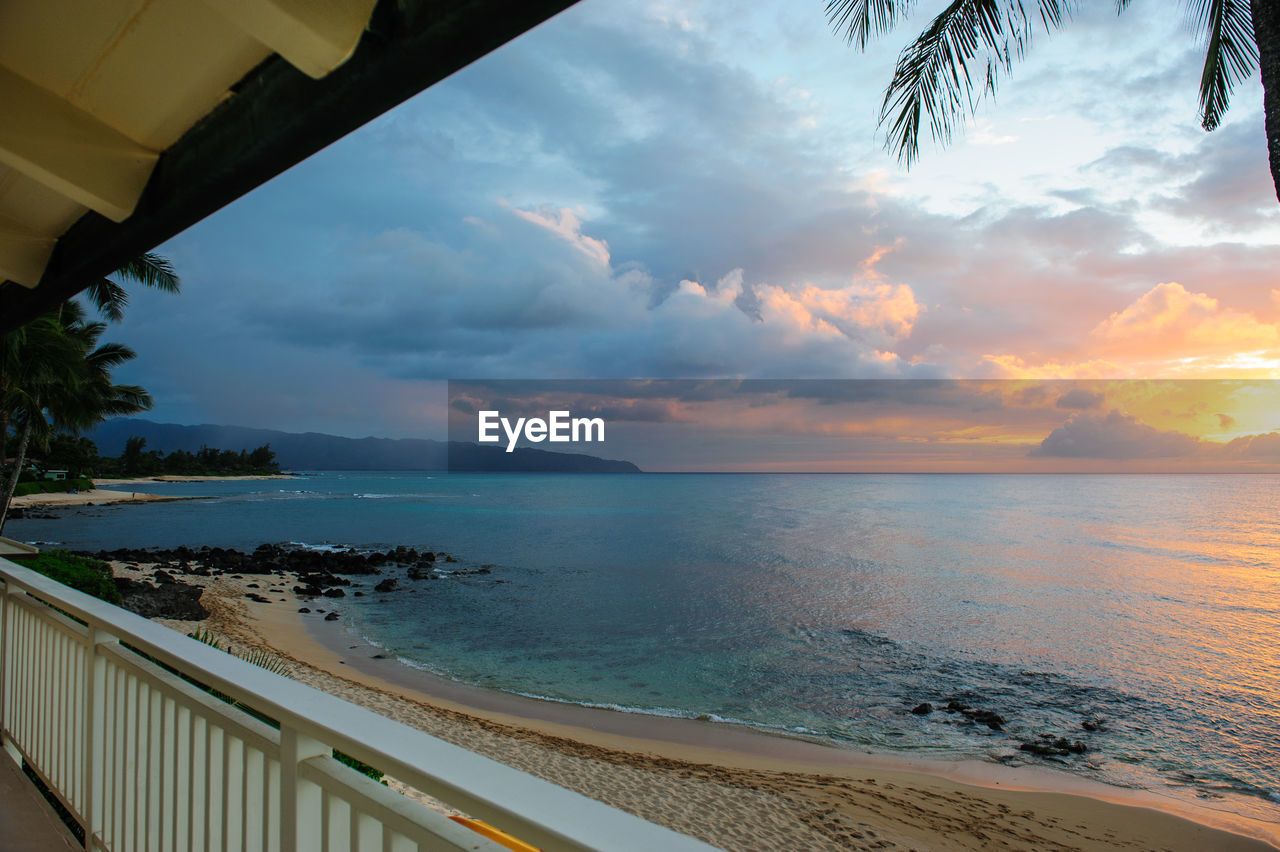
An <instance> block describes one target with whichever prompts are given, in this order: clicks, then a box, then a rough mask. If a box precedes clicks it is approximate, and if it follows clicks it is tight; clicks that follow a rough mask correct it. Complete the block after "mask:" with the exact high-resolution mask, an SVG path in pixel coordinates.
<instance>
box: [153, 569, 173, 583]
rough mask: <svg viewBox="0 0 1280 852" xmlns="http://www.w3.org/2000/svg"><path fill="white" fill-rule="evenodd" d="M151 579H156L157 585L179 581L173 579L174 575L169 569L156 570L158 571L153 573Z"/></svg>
mask: <svg viewBox="0 0 1280 852" xmlns="http://www.w3.org/2000/svg"><path fill="white" fill-rule="evenodd" d="M151 579H152V580H154V581H155V582H156V584H157V585H159V584H161V583H174V582H177V581H176V580H174V579H173V575H172V574H170V573H169V572H168V571H156V573H154V574H152V575H151Z"/></svg>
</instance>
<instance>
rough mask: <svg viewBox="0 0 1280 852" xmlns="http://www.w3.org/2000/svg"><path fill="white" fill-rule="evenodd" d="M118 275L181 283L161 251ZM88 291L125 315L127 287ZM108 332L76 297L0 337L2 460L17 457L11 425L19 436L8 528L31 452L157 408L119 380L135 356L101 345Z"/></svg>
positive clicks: (98, 303) (162, 285)
mask: <svg viewBox="0 0 1280 852" xmlns="http://www.w3.org/2000/svg"><path fill="white" fill-rule="evenodd" d="M116 277H118V278H122V279H125V280H129V281H134V282H136V283H139V284H142V285H144V286H147V287H154V288H156V289H159V290H162V291H165V292H177V291H178V289H179V287H180V286H181V282H180V281H179V279H178V276H177V275H176V274H175V273H174V271H173V268H172V266H171V265H170V264H169V262H168V261H167V260H165V259H164V258H162V257H159V256H158V255H154V254H145V255H142V256H141V257H139V258H136V259H134V260H133V261H130V262H129V263H128V264H126V265H125V266H124V267H123V268H121V269H120V270H118V271H117V273H116ZM86 294H87V296H88V298H89V301H90V302H91V303H92V304H93V305H94V307H95V308H96V309H97V310H98V311H99V312H101V313H102V315H103V316H104V317H106V318H107V319H119V318H120V317H121V316H122V315H123V311H124V306H125V304H126V302H127V301H128V296H127V294H126V293H125V291H124V289H123V288H122V287H121V286H120V285H119V284H118V283H116V282H115V281H112V280H110V279H106V278H104V279H101V280H100V281H97V282H93V283H92V284H91V285H90V286H89V288H88V289H87V290H86ZM105 330H106V324H105V323H102V322H98V321H93V320H90V319H89V318H88V317H87V316H86V315H85V311H84V308H83V307H81V305H80V303H79V302H76V301H69V302H64V303H63V304H62V305H61V306H60V307H59V308H58V310H57V311H55V312H53V313H50V314H46V315H44V316H41V317H37V318H36V319H34V320H32V321H31V322H29V323H27V324H26V325H24V326H22V327H20V328H18V329H15V330H13V331H8V332H4V333H3V334H0V460H7V459H8V458H9V454H8V449H9V430H10V428H11V427H12V428H13V429H14V430H15V432H16V440H17V448H16V455H15V457H14V460H13V464H12V467H11V468H10V469H9V470H8V472H7V473H8V475H7V476H6V477H5V481H4V484H3V485H2V486H0V488H2V489H3V490H0V532H3V531H4V522H5V518H6V517H7V515H8V510H9V502H10V500H11V499H12V497H13V494H14V491H15V490H16V488H17V485H18V481H19V479H20V478H21V476H22V471H23V465H24V462H25V460H26V455H27V452H28V451H29V450H30V449H32V448H35V449H38V450H47V449H48V447H49V445H50V442H51V440H52V438H53V436H54V435H56V434H58V433H59V432H69V433H72V434H76V433H79V432H80V431H82V430H84V429H87V428H89V427H91V426H93V425H94V424H96V423H99V422H101V421H102V420H104V419H106V418H108V417H115V416H120V415H126V414H136V413H137V412H140V411H145V410H147V409H148V408H150V407H151V397H150V395H149V394H147V392H146V391H145V390H144V389H143V388H141V387H138V386H137V385H125V384H115V383H114V382H113V381H112V379H111V374H112V371H114V370H115V368H116V367H118V366H120V365H121V364H123V363H125V362H126V361H129V360H130V359H132V358H133V357H135V356H134V352H133V350H131V349H129V348H128V347H127V346H123V345H121V344H119V343H100V342H99V340H100V338H101V337H102V334H103V332H104V331H105Z"/></svg>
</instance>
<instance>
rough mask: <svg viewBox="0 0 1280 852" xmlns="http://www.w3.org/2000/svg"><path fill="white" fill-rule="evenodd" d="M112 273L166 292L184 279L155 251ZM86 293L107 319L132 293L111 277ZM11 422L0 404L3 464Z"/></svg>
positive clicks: (3, 376)
mask: <svg viewBox="0 0 1280 852" xmlns="http://www.w3.org/2000/svg"><path fill="white" fill-rule="evenodd" d="M112 274H113V275H114V276H115V277H117V278H121V279H123V280H125V281H131V282H133V283H136V284H141V285H143V286H144V287H153V288H155V289H157V290H160V291H161V292H163V293H177V292H179V291H180V290H181V289H182V279H180V278H179V277H178V273H177V272H176V271H175V270H174V268H173V264H172V263H170V262H169V260H168V259H167V258H165V257H162V256H160V255H158V254H154V253H152V252H147V253H145V254H141V255H138V256H137V257H135V258H133V259H132V260H130V261H129V262H128V263H126V264H125V265H124V266H122V267H120V268H119V269H117V270H116V271H115V272H114V273H112ZM84 293H85V295H86V296H87V297H88V299H89V301H90V302H91V303H92V304H93V306H94V307H95V308H97V310H98V313H100V314H101V315H102V316H103V317H105V318H106V319H107V320H109V321H111V322H119V321H120V320H122V319H124V308H125V306H126V305H127V304H128V303H129V294H128V293H127V292H126V291H125V289H124V288H123V287H121V286H120V285H119V284H117V283H116V282H115V281H112V280H111V279H110V278H101V279H99V280H97V281H95V282H94V283H92V284H90V285H89V286H88V287H86V288H85V290H84ZM67 304H69V303H64V304H63V306H61V307H59V309H58V314H57V315H56V316H61V314H62V311H63V310H66V305H67ZM6 337H8V339H10V341H11V343H10V345H12V341H14V340H17V339H18V338H17V337H12V336H8V335H7V336H6ZM6 363H11V362H5V361H3V360H0V396H3V394H4V393H5V392H6V389H7V388H8V387H9V384H10V379H9V371H8V370H7V369H6V368H5V364H6ZM9 423H10V407H9V406H7V405H3V406H0V468H3V462H4V459H5V458H7V455H6V451H7V449H8V441H9Z"/></svg>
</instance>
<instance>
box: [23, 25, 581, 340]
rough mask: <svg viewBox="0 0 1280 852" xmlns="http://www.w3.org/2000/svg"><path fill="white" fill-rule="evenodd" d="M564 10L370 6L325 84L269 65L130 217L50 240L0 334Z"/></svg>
mask: <svg viewBox="0 0 1280 852" xmlns="http://www.w3.org/2000/svg"><path fill="white" fill-rule="evenodd" d="M263 2H266V3H270V0H263ZM574 2H575V0H521V2H518V3H510V2H507V0H450V2H439V0H380V2H379V3H378V6H377V8H376V9H375V10H374V13H373V16H372V18H371V19H370V22H369V26H368V29H367V31H366V32H365V34H364V36H363V37H362V38H361V40H360V43H359V44H358V45H357V47H356V50H355V53H354V54H352V56H351V58H350V59H349V60H348V61H347V62H346V63H344V64H342V65H341V66H339V67H338V68H337V69H336V70H334V71H333V72H332V73H330V74H328V75H327V76H325V77H322V78H321V79H312V78H311V77H309V76H307V75H306V74H304V73H302V72H301V71H299V70H298V69H297V68H295V67H293V66H292V65H290V64H289V62H288V61H286V59H285V58H282V57H281V56H279V55H273V56H272V57H271V58H270V59H268V60H267V61H266V62H265V63H263V65H262V66H260V67H259V68H258V69H256V70H255V71H254V72H252V73H250V74H249V75H248V76H247V77H246V78H245V79H244V80H243V81H242V82H241V83H240V84H239V85H238V86H237V87H236V94H235V95H234V96H233V97H231V98H229V99H228V100H226V101H225V102H224V103H223V104H222V105H221V106H219V107H218V108H216V109H215V110H214V111H213V112H211V113H210V114H209V115H207V116H206V117H205V118H204V119H202V120H201V121H199V122H198V123H197V124H196V125H195V126H194V127H192V128H191V130H189V131H187V133H186V134H184V135H183V136H182V138H181V139H179V140H178V141H177V142H176V143H175V144H174V145H173V146H172V147H170V148H169V149H168V150H166V151H165V152H164V153H163V154H162V155H161V156H160V159H159V161H158V162H157V163H156V165H155V168H154V170H153V171H152V173H151V177H150V180H149V181H148V182H147V184H146V188H145V190H144V191H143V193H142V197H141V198H140V199H139V200H138V203H137V206H136V207H135V208H134V211H133V213H132V215H130V216H129V217H128V218H126V219H125V220H124V221H122V222H119V223H117V222H112V221H110V220H109V219H108V218H106V217H104V216H103V215H101V214H100V213H97V212H90V213H87V214H85V215H84V216H83V217H81V218H80V219H79V221H77V222H76V223H75V224H74V225H72V226H71V228H70V229H69V230H67V231H66V233H64V234H63V236H62V237H61V239H59V240H58V243H57V245H56V247H55V248H54V249H53V253H52V256H51V257H50V259H49V263H48V266H47V267H46V268H45V272H44V275H43V277H42V278H41V280H40V284H39V286H37V287H36V288H34V289H27V288H24V287H20V286H19V285H17V284H15V283H13V282H12V281H8V282H6V283H5V284H3V285H0V329H4V330H7V329H11V328H15V327H17V326H19V325H21V324H22V323H24V322H27V321H28V320H30V319H32V318H34V317H36V316H38V315H40V314H41V313H44V312H46V311H48V310H51V309H53V308H54V307H56V306H57V305H58V304H59V303H60V302H62V301H64V300H66V299H68V298H71V297H72V296H74V295H75V294H76V293H79V292H80V291H81V290H83V289H84V288H85V287H87V286H88V285H89V284H90V283H92V282H93V281H95V280H97V279H99V278H101V277H103V276H104V275H108V274H110V273H111V272H112V271H114V270H116V269H119V268H120V267H121V266H123V265H124V264H125V262H126V261H128V260H129V259H131V258H133V257H135V256H137V255H139V254H141V253H143V252H145V251H149V250H150V249H152V248H154V247H155V246H157V245H159V244H160V243H162V242H164V241H165V240H167V239H169V238H170V237H173V236H175V235H176V234H178V233H180V232H181V231H183V230H185V229H186V228H188V227H190V226H191V225H193V224H195V223H196V222H198V221H200V220H201V219H204V218H205V217H206V216H208V215H210V214H211V213H213V212H214V211H216V210H218V209H220V208H222V207H224V206H226V205H227V204H229V203H231V202H232V201H234V200H235V199H237V198H239V197H240V196H242V195H244V194H245V193H247V192H249V191H250V190H252V189H254V188H255V187H257V186H259V185H261V184H263V183H265V182H266V181H268V180H270V179H271V178H273V177H275V176H276V175H277V174H279V173H281V172H283V171H284V170H285V169H287V168H289V167H290V166H292V165H294V164H295V163H298V162H300V161H301V160H303V159H306V158H307V157H309V156H310V155H312V154H314V153H315V152H317V151H319V150H320V149H322V148H324V147H327V146H328V145H330V144H331V143H333V142H334V141H336V140H337V139H340V138H341V137H343V136H345V135H346V134H348V133H350V132H351V131H353V130H355V129H356V128H358V127H360V126H361V125H363V124H365V123H366V122H368V121H370V120H371V119H373V118H375V117H377V116H378V115H381V114H382V113H383V112H386V111H387V110H388V109H391V108H392V107H394V106H396V105H397V104H399V103H401V102H403V101H405V100H407V99H408V98H410V97H412V96H413V95H415V94H417V93H418V92H420V91H422V90H423V89H425V88H427V87H428V86H430V85H431V84H433V83H436V82H438V81H440V80H442V79H444V78H445V77H447V76H449V75H450V74H452V73H453V72H454V71H457V70H458V69H460V68H462V67H464V66H466V65H468V64H470V63H471V62H473V61H475V60H476V59H479V58H480V57H481V56H484V55H485V54H486V53H488V52H490V51H491V50H494V49H495V48H497V47H500V46H501V45H503V44H505V43H506V42H507V41H510V40H511V39H513V38H515V37H516V36H518V35H520V34H521V33H523V32H525V31H527V30H529V29H532V28H533V27H535V26H537V25H538V24H540V23H542V22H543V21H545V20H546V19H547V18H550V17H551V16H553V15H555V14H556V13H558V12H560V11H562V10H563V9H565V8H567V7H569V6H571V5H573V3H574ZM273 5H276V6H280V7H291V6H295V5H296V4H295V3H293V2H288V0H278V2H276V3H274V4H273ZM255 37H256V36H255ZM273 47H274V45H273Z"/></svg>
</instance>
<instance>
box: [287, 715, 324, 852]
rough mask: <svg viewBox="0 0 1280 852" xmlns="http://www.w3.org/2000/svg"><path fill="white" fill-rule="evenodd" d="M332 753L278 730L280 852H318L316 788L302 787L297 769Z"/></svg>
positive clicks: (291, 730) (295, 734)
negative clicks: (307, 762)
mask: <svg viewBox="0 0 1280 852" xmlns="http://www.w3.org/2000/svg"><path fill="white" fill-rule="evenodd" d="M331 751H332V749H331V748H330V747H329V746H327V745H325V744H324V743H322V742H320V741H319V740H317V739H314V738H312V737H308V736H306V735H305V734H300V733H298V731H297V730H296V729H295V728H291V727H289V726H287V725H282V726H281V727H280V852H309V851H310V850H313V849H319V848H320V832H321V826H320V814H321V809H320V793H321V791H320V788H319V787H317V786H315V785H313V784H305V785H304V784H303V783H302V779H301V778H299V777H298V769H299V767H300V766H301V765H302V762H303V761H305V760H310V759H311V758H313V757H327V756H328V755H329V754H330V753H331Z"/></svg>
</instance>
